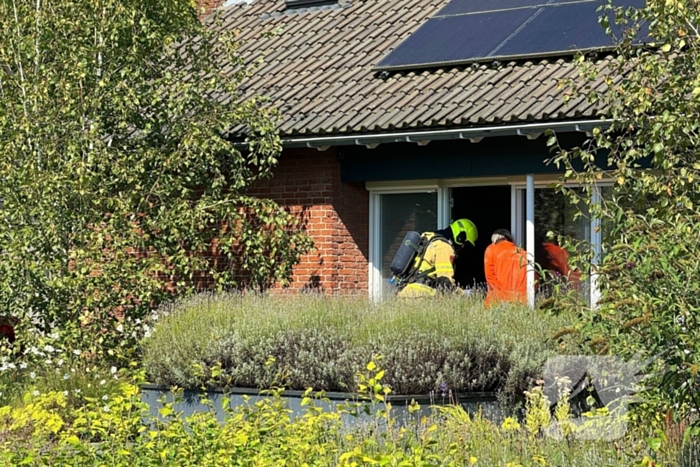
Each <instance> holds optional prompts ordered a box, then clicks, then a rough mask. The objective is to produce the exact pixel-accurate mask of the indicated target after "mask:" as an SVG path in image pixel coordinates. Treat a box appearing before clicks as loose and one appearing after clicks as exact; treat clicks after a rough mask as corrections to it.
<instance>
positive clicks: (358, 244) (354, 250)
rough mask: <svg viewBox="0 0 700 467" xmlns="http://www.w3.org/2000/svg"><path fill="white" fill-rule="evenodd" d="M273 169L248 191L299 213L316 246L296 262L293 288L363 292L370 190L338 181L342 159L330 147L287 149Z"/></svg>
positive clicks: (367, 245)
mask: <svg viewBox="0 0 700 467" xmlns="http://www.w3.org/2000/svg"><path fill="white" fill-rule="evenodd" d="M274 174H275V176H274V177H273V178H272V179H270V180H266V181H263V182H261V183H258V184H256V185H255V186H254V187H253V188H252V189H251V190H250V191H249V193H250V194H252V195H256V196H261V197H265V198H270V199H273V200H275V201H276V202H277V203H279V204H280V205H281V206H283V207H285V208H287V209H289V210H290V211H291V212H294V213H296V214H297V215H299V216H301V218H302V220H303V223H304V228H305V230H306V231H307V233H308V234H309V235H310V236H311V238H312V239H313V241H314V246H315V249H314V251H312V252H311V253H310V254H307V255H306V256H305V257H304V258H303V259H302V262H301V263H300V264H299V265H298V266H297V267H296V268H295V271H294V278H293V282H292V285H291V288H292V289H293V290H295V291H302V290H308V291H320V292H325V293H348V294H353V293H366V291H367V286H368V284H367V269H368V258H369V256H368V255H369V193H368V192H367V190H366V189H365V188H364V186H363V185H362V184H347V183H341V182H340V162H339V161H338V158H337V154H336V152H335V151H334V150H333V149H332V148H331V149H329V150H327V151H322V152H321V151H318V150H316V149H292V150H285V151H284V152H283V153H282V156H281V158H280V163H279V165H278V166H277V167H276V168H275V170H274Z"/></svg>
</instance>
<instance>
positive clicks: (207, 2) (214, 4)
mask: <svg viewBox="0 0 700 467" xmlns="http://www.w3.org/2000/svg"><path fill="white" fill-rule="evenodd" d="M224 1H225V0H197V11H198V12H199V14H200V17H202V16H206V15H208V14H209V13H211V12H212V11H214V9H215V8H218V7H220V6H221V5H222V4H223V3H224Z"/></svg>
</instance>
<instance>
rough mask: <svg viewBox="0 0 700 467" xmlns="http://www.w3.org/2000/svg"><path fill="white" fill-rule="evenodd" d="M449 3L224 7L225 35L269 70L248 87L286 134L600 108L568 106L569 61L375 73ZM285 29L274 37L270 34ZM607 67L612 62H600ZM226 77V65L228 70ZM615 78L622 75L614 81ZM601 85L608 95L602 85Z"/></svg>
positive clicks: (395, 0) (246, 92)
mask: <svg viewBox="0 0 700 467" xmlns="http://www.w3.org/2000/svg"><path fill="white" fill-rule="evenodd" d="M448 1H449V0H382V1H377V0H351V4H349V5H347V6H343V5H336V6H328V7H322V8H309V9H300V10H298V11H293V12H290V11H285V2H284V0H254V1H253V2H252V3H251V4H250V5H248V4H241V5H232V6H230V7H227V8H225V9H223V11H222V15H223V16H222V20H223V25H224V27H225V28H230V29H237V30H240V36H239V37H240V38H242V40H243V44H242V46H241V49H240V53H241V56H243V57H244V58H245V59H246V60H250V61H252V60H255V59H257V58H258V57H260V56H263V57H264V60H265V62H264V63H263V65H262V66H260V67H259V68H258V69H257V70H255V71H254V73H253V75H252V76H251V77H249V78H248V79H247V80H246V81H245V82H244V83H242V86H241V89H242V93H241V94H242V96H251V95H253V94H255V93H261V94H265V95H267V96H269V98H270V99H271V102H272V104H273V105H276V106H277V107H278V108H280V109H281V112H282V116H281V118H280V124H279V129H280V131H281V132H282V134H283V135H292V134H295V133H298V134H328V133H346V132H351V133H355V132H366V131H382V130H386V129H390V128H424V127H440V126H443V127H448V126H454V125H463V126H475V125H484V124H492V123H494V122H502V121H507V122H519V121H533V120H542V119H545V120H546V119H548V118H556V119H562V118H570V119H573V118H581V117H582V116H586V117H591V116H595V115H598V114H599V112H600V109H598V108H597V107H596V106H595V105H593V104H591V103H588V102H585V101H584V100H580V99H578V100H576V101H575V102H571V103H570V105H567V106H565V105H563V104H564V96H565V95H566V93H567V92H569V91H568V90H567V89H565V88H563V87H561V86H559V82H560V81H562V80H565V79H567V78H576V77H577V76H578V72H577V70H576V67H575V66H574V64H573V63H572V61H571V60H570V59H569V60H564V59H559V60H557V59H554V60H551V59H549V60H530V61H521V62H509V63H501V64H495V63H483V64H478V65H472V66H461V67H451V68H442V69H432V70H418V71H415V72H412V71H409V72H390V73H388V74H387V73H386V72H381V73H380V72H377V71H376V70H374V69H373V67H374V66H376V64H377V63H378V62H379V60H381V59H382V58H383V57H384V56H386V55H387V54H388V53H389V52H390V51H391V50H393V49H394V48H396V46H398V45H399V44H400V43H401V42H402V41H403V40H404V39H405V38H406V37H408V36H409V35H410V33H412V32H413V31H415V30H416V29H417V28H418V27H419V26H420V25H421V24H423V23H424V22H425V21H426V19H427V18H430V17H431V16H432V15H433V14H435V13H436V12H437V11H438V10H439V9H440V8H442V7H443V6H444V5H445V4H446V3H447V2H448ZM277 30H279V32H278V33H276V35H273V36H272V37H270V36H266V35H265V33H269V32H272V31H277ZM599 63H600V66H601V68H602V67H603V66H604V65H605V64H607V63H608V60H607V59H602V60H600V62H599ZM222 66H223V67H224V69H227V67H228V64H226V63H222ZM615 78H617V77H615ZM595 86H596V87H598V88H600V89H604V88H605V83H604V82H602V81H601V82H598V83H595Z"/></svg>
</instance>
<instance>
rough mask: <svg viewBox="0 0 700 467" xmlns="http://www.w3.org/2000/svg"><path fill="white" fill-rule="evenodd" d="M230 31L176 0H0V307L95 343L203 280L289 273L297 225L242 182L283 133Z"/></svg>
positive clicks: (221, 284)
mask: <svg viewBox="0 0 700 467" xmlns="http://www.w3.org/2000/svg"><path fill="white" fill-rule="evenodd" d="M238 47H239V44H238V42H237V41H236V38H235V33H234V32H227V31H222V30H221V28H219V27H218V26H217V24H216V21H214V20H212V21H211V22H210V24H209V25H208V26H203V25H202V23H201V22H200V21H199V19H198V17H197V12H196V11H195V8H194V6H193V4H192V3H191V2H190V1H187V0H91V1H84V0H2V2H0V180H1V182H0V200H1V201H2V205H1V206H0V254H1V255H2V256H1V260H0V306H1V307H2V311H1V312H0V314H9V315H11V316H14V317H16V318H20V321H21V322H22V323H23V325H25V326H28V325H36V326H39V327H40V328H42V329H44V330H54V331H62V332H65V333H72V335H74V336H76V339H78V338H79V339H83V340H84V339H85V338H86V337H89V339H88V341H89V342H90V343H91V345H92V347H93V348H94V351H95V352H100V351H101V349H104V348H109V347H110V346H116V345H118V343H120V342H123V341H124V335H123V334H120V333H119V331H117V329H118V328H119V329H122V328H123V326H120V323H121V322H122V321H120V320H122V318H123V317H124V316H126V317H127V318H128V319H130V320H137V319H140V318H143V317H144V315H146V314H147V313H148V311H149V310H151V309H152V308H153V307H154V306H156V305H157V304H159V303H161V302H162V301H163V300H167V299H169V298H171V297H172V296H173V295H175V294H180V295H182V294H188V293H192V292H193V291H194V290H196V288H197V287H198V285H201V284H202V281H204V280H205V279H206V280H207V281H208V282H209V283H213V284H215V286H216V287H218V288H220V289H223V288H254V289H264V288H266V287H269V286H270V285H271V284H272V283H274V282H278V281H279V282H281V283H284V281H285V280H288V279H289V277H290V273H291V268H292V266H293V265H294V264H295V263H296V262H297V261H298V258H299V255H300V254H301V253H302V252H303V251H305V250H306V249H307V248H308V247H309V240H308V239H307V237H306V236H305V235H304V234H303V233H301V232H300V230H299V226H298V224H297V221H296V220H295V218H294V217H293V216H291V215H290V214H289V213H287V212H285V211H284V210H282V209H281V208H280V207H279V206H278V205H276V204H275V203H273V202H271V201H269V200H261V199H256V198H252V197H248V196H246V195H245V192H246V188H247V187H248V186H249V185H250V184H251V183H254V182H255V181H256V180H259V179H261V178H265V177H269V176H270V174H271V169H272V168H273V167H274V166H275V164H276V163H277V157H278V155H279V152H280V141H279V139H278V137H277V135H276V132H275V117H276V113H275V110H274V108H273V107H272V106H270V105H269V103H267V102H265V101H264V100H263V99H261V98H252V99H248V100H245V101H244V100H242V99H241V98H240V96H239V93H238V92H237V86H238V85H239V83H240V82H241V80H242V79H244V78H245V77H246V76H247V75H248V74H249V73H250V72H251V68H250V66H246V64H245V63H244V62H243V60H242V59H241V58H240V56H238V55H237V49H238ZM224 61H225V62H228V63H229V66H228V67H226V69H225V70H223V69H222V67H221V66H220V64H221V63H222V62H224ZM232 130H240V131H243V132H244V133H245V134H246V135H247V143H248V146H247V149H246V150H245V151H242V150H241V149H240V147H239V146H237V145H234V144H233V143H232V142H231V133H230V132H231V131H232ZM212 258H213V259H212Z"/></svg>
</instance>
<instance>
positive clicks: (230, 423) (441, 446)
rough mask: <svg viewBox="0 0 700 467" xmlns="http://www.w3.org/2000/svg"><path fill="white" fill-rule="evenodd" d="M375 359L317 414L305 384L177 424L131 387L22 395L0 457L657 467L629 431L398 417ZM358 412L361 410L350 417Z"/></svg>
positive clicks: (444, 411)
mask: <svg viewBox="0 0 700 467" xmlns="http://www.w3.org/2000/svg"><path fill="white" fill-rule="evenodd" d="M377 361H379V360H378V359H375V360H372V361H371V362H370V363H369V364H368V365H366V367H365V370H364V371H361V372H359V373H358V378H359V381H360V382H361V383H360V384H362V385H363V386H364V389H363V391H362V395H364V396H365V397H366V400H365V401H361V402H358V403H356V404H349V405H338V406H335V407H334V408H333V409H322V408H321V406H320V405H318V402H321V401H319V400H318V398H319V397H322V394H317V395H314V394H312V391H311V389H309V390H308V391H307V397H305V398H304V400H303V402H302V405H303V406H304V407H305V410H304V411H303V412H302V413H301V414H298V415H295V416H290V412H289V409H288V407H287V405H286V403H285V402H284V400H283V399H282V398H281V395H282V391H281V390H279V389H273V390H269V391H266V393H267V396H268V397H266V398H263V399H260V400H258V401H256V402H255V403H252V402H248V403H245V404H241V405H238V406H236V407H233V408H226V409H225V410H226V417H225V419H224V421H223V422H218V421H217V419H216V414H215V411H214V410H213V407H212V410H211V411H209V412H203V413H198V414H194V415H192V416H189V417H187V418H186V419H184V418H183V417H182V416H181V414H178V413H176V412H175V411H174V409H173V405H172V404H163V406H162V408H161V409H160V410H159V414H158V415H157V416H153V415H151V414H150V413H149V409H148V407H147V406H146V405H145V404H144V403H142V402H141V401H140V396H139V394H138V386H136V385H135V384H132V383H125V382H122V383H121V384H120V386H119V388H118V390H117V391H115V392H114V393H112V394H110V397H109V399H108V400H106V401H105V400H102V399H97V400H95V399H92V400H88V401H87V403H86V404H84V405H82V406H80V407H77V408H75V407H71V406H70V405H69V404H68V403H67V402H66V400H65V399H64V398H63V396H62V395H61V394H60V393H57V392H50V393H46V394H41V395H32V394H27V395H26V396H25V397H24V398H23V400H22V402H21V403H20V404H18V405H15V406H5V407H1V408H0V463H1V465H7V466H15V465H29V466H49V465H51V466H62V465H80V466H91V465H95V466H97V465H114V466H133V467H146V466H160V465H178V466H183V467H188V466H197V467H200V466H203V467H206V466H261V465H287V466H298V467H302V466H319V467H321V466H323V467H325V466H330V465H335V466H342V467H353V466H355V467H359V466H371V465H391V466H425V467H427V466H451V467H456V466H499V467H500V466H508V467H517V466H521V467H541V466H559V465H567V466H569V465H570V466H577V467H599V466H630V467H631V466H652V465H656V466H659V465H661V464H660V463H659V462H660V461H663V460H664V458H662V457H660V456H658V455H656V454H654V453H653V452H652V451H651V450H650V449H649V448H648V447H645V446H644V445H643V444H642V443H640V442H636V441H634V440H633V439H632V438H631V437H629V438H623V439H621V440H618V441H617V442H615V443H611V442H600V441H593V442H590V441H589V442H581V441H577V440H575V439H571V440H569V441H568V442H566V443H562V442H559V441H556V440H553V439H551V438H547V437H542V436H531V435H530V434H529V433H528V432H527V431H526V430H525V429H524V428H522V427H520V426H519V424H518V422H517V421H515V420H514V419H507V420H506V421H505V422H504V423H503V424H502V425H501V426H500V427H499V426H496V425H494V424H493V423H491V422H490V421H488V420H485V419H484V418H482V417H481V415H479V414H477V415H476V416H473V417H471V416H469V415H468V414H467V413H466V412H465V411H464V410H463V409H462V408H461V407H459V406H446V407H436V408H434V412H433V414H432V415H431V416H426V417H422V418H420V419H418V418H413V419H410V420H409V421H407V422H405V423H398V421H397V419H396V418H395V413H394V412H393V409H392V407H391V405H390V404H388V403H386V402H385V401H384V398H383V396H384V395H385V394H387V393H388V389H387V386H386V385H385V384H383V383H382V380H383V376H382V373H383V370H382V369H381V368H380V367H379V366H377V364H376V362H377ZM133 383H138V380H136V381H134V382H133ZM224 407H227V404H226V403H224ZM358 408H363V409H367V413H368V414H369V417H367V418H365V419H364V420H357V419H355V418H354V414H355V413H356V412H357V409H358ZM415 409H416V410H417V409H418V407H417V406H415ZM526 417H527V415H526ZM674 454H675V453H674ZM652 458H654V459H655V461H652ZM668 459H669V460H672V459H673V457H668ZM654 462H656V463H654ZM663 465H675V464H673V463H669V464H667V463H663Z"/></svg>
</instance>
